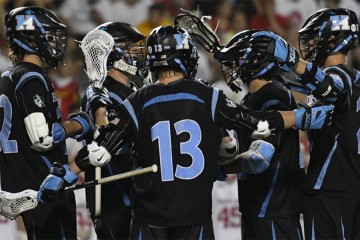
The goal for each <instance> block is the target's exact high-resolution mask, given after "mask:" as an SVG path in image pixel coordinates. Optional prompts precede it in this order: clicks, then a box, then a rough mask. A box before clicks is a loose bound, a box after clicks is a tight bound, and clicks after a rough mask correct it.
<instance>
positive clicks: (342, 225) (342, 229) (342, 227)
mask: <svg viewBox="0 0 360 240" xmlns="http://www.w3.org/2000/svg"><path fill="white" fill-rule="evenodd" d="M340 221H341V231H342V235H343V239H346V238H345V231H344V223H343V220H342V217H341V218H340Z"/></svg>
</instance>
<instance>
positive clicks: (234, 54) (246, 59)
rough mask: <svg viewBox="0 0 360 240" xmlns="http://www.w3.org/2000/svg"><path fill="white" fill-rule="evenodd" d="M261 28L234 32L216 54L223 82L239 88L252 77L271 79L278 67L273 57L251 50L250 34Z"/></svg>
mask: <svg viewBox="0 0 360 240" xmlns="http://www.w3.org/2000/svg"><path fill="white" fill-rule="evenodd" d="M257 31H261V30H245V31H241V32H239V33H237V34H235V35H234V36H233V37H232V38H231V39H230V40H229V42H228V43H227V44H226V45H225V47H224V48H223V49H221V51H220V52H219V53H218V54H217V59H218V60H219V61H220V63H221V69H222V71H223V75H224V79H225V82H226V83H227V84H228V85H229V86H231V85H236V86H237V87H239V88H241V84H242V83H246V84H247V85H248V84H249V83H250V82H251V81H252V80H254V79H258V78H261V79H267V80H271V78H272V77H273V74H274V72H275V71H274V70H275V69H278V65H277V64H275V62H274V61H275V60H274V58H273V57H271V56H269V57H264V56H263V55H261V56H260V55H259V54H257V53H255V52H254V51H252V50H251V47H252V46H251V42H250V41H251V39H252V34H253V33H255V32H257Z"/></svg>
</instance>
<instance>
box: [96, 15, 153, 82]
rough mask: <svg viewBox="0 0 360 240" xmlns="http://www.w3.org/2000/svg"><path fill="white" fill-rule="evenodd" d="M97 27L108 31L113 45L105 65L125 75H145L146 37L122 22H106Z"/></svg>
mask: <svg viewBox="0 0 360 240" xmlns="http://www.w3.org/2000/svg"><path fill="white" fill-rule="evenodd" d="M97 29H99V30H102V31H105V32H107V33H109V34H110V35H111V36H112V37H113V39H114V41H115V45H114V48H113V49H112V51H111V53H110V55H109V57H108V59H107V67H108V68H114V69H116V70H118V71H121V72H122V73H124V74H125V75H127V76H129V79H130V81H131V80H132V79H135V78H132V77H130V76H136V77H145V75H146V74H147V68H146V64H145V59H146V58H145V54H146V48H145V39H146V37H145V36H144V35H143V34H141V33H140V32H139V30H138V29H136V28H135V27H134V26H132V25H130V24H128V23H123V22H107V23H104V24H102V25H100V26H98V27H97Z"/></svg>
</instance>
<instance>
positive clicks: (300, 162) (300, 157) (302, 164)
mask: <svg viewBox="0 0 360 240" xmlns="http://www.w3.org/2000/svg"><path fill="white" fill-rule="evenodd" d="M299 150H300V151H299V167H300V168H304V167H305V160H304V154H303V153H302V151H301V143H300V142H299Z"/></svg>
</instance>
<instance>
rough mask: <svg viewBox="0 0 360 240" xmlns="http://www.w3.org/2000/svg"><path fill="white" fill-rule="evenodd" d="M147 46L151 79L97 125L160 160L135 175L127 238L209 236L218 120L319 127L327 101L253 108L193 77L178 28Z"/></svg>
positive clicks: (106, 139)
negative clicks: (116, 114) (113, 118)
mask: <svg viewBox="0 0 360 240" xmlns="http://www.w3.org/2000/svg"><path fill="white" fill-rule="evenodd" d="M147 51H148V55H147V60H148V61H147V63H148V66H149V68H150V71H152V72H153V73H154V75H155V77H156V81H155V82H154V83H153V84H150V85H148V86H145V87H143V88H141V89H139V90H138V91H136V92H135V93H133V94H132V95H130V96H129V97H128V98H127V99H126V100H125V101H124V102H123V104H122V105H120V109H119V110H120V112H121V114H120V116H122V118H121V119H120V121H118V123H117V124H112V123H110V124H108V125H107V126H105V127H103V128H101V127H100V128H99V132H100V135H99V137H98V138H97V139H96V140H97V141H98V142H99V143H101V145H103V146H105V147H106V148H107V149H108V150H109V152H110V153H111V154H113V153H114V151H115V152H116V149H117V148H113V147H112V146H113V145H116V144H118V143H120V145H121V143H122V142H126V141H125V140H128V139H130V138H131V137H133V138H134V149H135V151H136V153H137V154H138V163H139V165H140V167H142V168H145V167H148V166H151V165H153V164H156V165H158V166H159V169H160V171H159V174H158V173H154V174H148V175H141V176H138V177H136V178H135V179H134V198H133V205H132V206H133V215H132V216H133V219H132V225H131V230H130V239H139V238H144V239H180V238H181V239H195V238H197V239H199V238H200V239H213V238H214V235H213V229H212V222H211V190H212V185H213V181H214V179H215V170H216V168H217V153H218V150H219V146H220V143H221V140H222V134H221V132H220V128H221V127H223V128H235V129H237V130H238V131H242V133H246V134H252V135H253V136H254V137H257V138H264V137H267V136H269V135H270V134H272V133H273V132H278V131H281V130H283V129H285V128H291V127H294V126H296V127H297V128H318V127H321V126H322V125H323V124H326V120H327V119H328V117H327V113H329V112H331V111H332V107H331V106H330V107H324V106H322V107H314V108H309V109H307V110H304V109H297V110H295V111H285V112H276V111H269V112H252V111H251V110H249V109H248V108H246V107H244V106H241V105H237V104H235V103H234V102H233V101H231V100H230V99H227V98H226V97H225V95H224V94H223V93H222V91H219V90H218V89H215V88H211V87H208V86H205V85H204V84H202V83H200V82H199V81H194V76H195V74H196V69H197V61H198V54H197V50H196V47H195V46H194V44H193V42H192V40H191V38H190V36H189V35H188V33H187V32H186V31H185V30H183V29H182V28H177V27H174V26H162V27H158V28H155V29H154V30H153V31H152V32H151V34H150V36H149V38H148V40H147ZM258 119H263V120H264V121H259V120H258ZM270 129H271V130H270ZM261 148H262V149H263V148H266V145H264V144H262V145H259V149H255V150H254V152H256V150H258V152H257V153H258V154H259V155H260V154H261V153H262V151H261ZM72 170H74V171H75V173H78V170H79V169H76V168H73V169H72ZM50 177H51V176H50ZM43 186H46V187H44V188H41V189H40V191H41V192H42V193H43V194H47V193H48V192H51V191H53V192H57V191H58V189H61V188H62V187H63V182H61V181H60V182H59V184H58V185H57V186H47V184H46V181H44V183H43Z"/></svg>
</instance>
